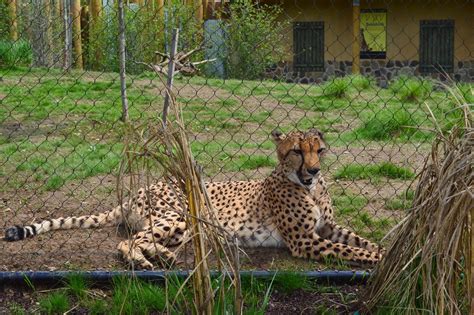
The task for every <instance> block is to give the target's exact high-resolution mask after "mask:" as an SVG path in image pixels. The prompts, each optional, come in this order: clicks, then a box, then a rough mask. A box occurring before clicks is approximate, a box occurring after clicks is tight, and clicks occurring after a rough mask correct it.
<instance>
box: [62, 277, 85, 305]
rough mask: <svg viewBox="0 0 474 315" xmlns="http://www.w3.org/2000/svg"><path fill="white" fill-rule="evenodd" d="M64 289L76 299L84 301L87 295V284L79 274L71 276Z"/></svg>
mask: <svg viewBox="0 0 474 315" xmlns="http://www.w3.org/2000/svg"><path fill="white" fill-rule="evenodd" d="M66 288H67V291H68V292H69V293H70V294H71V295H73V296H75V297H76V298H77V299H84V298H85V297H86V295H87V289H88V283H87V281H86V279H85V278H84V276H82V275H81V274H71V275H70V276H69V277H68V279H67V281H66Z"/></svg>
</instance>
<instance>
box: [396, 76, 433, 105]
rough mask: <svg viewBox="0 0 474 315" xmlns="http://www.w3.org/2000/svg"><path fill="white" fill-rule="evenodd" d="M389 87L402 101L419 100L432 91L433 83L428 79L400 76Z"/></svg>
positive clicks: (426, 96)
mask: <svg viewBox="0 0 474 315" xmlns="http://www.w3.org/2000/svg"><path fill="white" fill-rule="evenodd" d="M389 88H390V90H391V91H392V92H393V94H394V95H396V96H397V97H398V98H399V99H400V100H401V101H403V102H421V101H423V100H425V99H426V98H428V96H429V95H430V94H431V93H432V92H433V83H432V81H430V80H428V79H423V78H417V77H408V76H400V77H398V78H397V79H396V80H395V81H394V82H392V83H391V84H390V87H389Z"/></svg>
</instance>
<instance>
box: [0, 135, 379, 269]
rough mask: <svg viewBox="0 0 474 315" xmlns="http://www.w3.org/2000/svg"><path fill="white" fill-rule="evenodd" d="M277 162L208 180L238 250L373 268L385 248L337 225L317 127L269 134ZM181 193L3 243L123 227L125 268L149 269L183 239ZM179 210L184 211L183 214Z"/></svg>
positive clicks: (35, 229)
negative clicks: (259, 171)
mask: <svg viewBox="0 0 474 315" xmlns="http://www.w3.org/2000/svg"><path fill="white" fill-rule="evenodd" d="M272 138H273V142H274V143H275V145H276V152H277V156H278V164H277V166H276V167H275V169H274V170H273V172H272V173H271V175H269V176H268V177H267V178H266V179H264V180H254V181H229V182H209V183H206V184H205V185H206V190H207V193H208V195H209V200H210V202H211V203H212V208H213V210H214V211H215V215H216V218H217V219H218V221H219V223H220V224H221V226H222V227H223V228H224V229H225V231H226V232H228V233H230V235H232V236H233V237H235V239H237V241H238V243H239V245H240V246H242V247H259V246H262V247H286V248H288V249H289V251H290V252H291V254H292V256H295V257H302V258H309V259H315V260H321V259H324V258H326V257H333V258H336V259H342V260H344V261H347V262H348V263H349V264H355V265H359V266H373V265H374V264H376V263H377V262H378V261H379V260H380V259H381V258H382V254H383V249H382V248H381V247H379V246H378V245H377V244H375V243H373V242H371V241H369V240H366V239H364V238H362V237H360V236H358V235H356V234H355V233H353V232H351V231H349V230H347V229H345V228H343V227H341V226H339V225H338V224H336V223H335V221H334V210H333V208H332V203H331V198H330V196H329V193H328V187H327V184H326V182H325V180H324V179H323V176H322V175H321V166H320V160H321V158H322V157H323V155H324V153H325V151H326V144H325V141H324V138H323V134H322V133H321V132H320V131H318V130H317V129H310V130H308V131H304V132H303V131H293V132H290V133H288V134H284V133H282V132H280V131H273V132H272ZM183 195H184V194H183V192H182V191H181V190H180V189H179V187H178V186H177V185H175V184H173V183H168V182H157V183H155V184H152V185H150V186H149V187H146V188H141V189H140V190H139V191H138V195H137V196H135V197H134V198H132V199H130V201H128V202H126V203H124V204H123V205H121V206H118V207H116V208H115V209H112V210H110V211H106V212H103V213H100V214H98V215H85V216H80V217H60V218H57V219H47V220H44V221H42V222H40V223H34V224H31V225H26V226H18V225H17V226H13V227H10V228H8V229H7V230H6V232H5V240H6V241H17V240H22V239H24V238H28V237H33V236H35V235H37V234H41V233H45V232H48V231H53V230H61V229H72V228H83V229H88V228H98V227H104V226H110V225H112V226H113V225H118V224H124V223H126V224H127V225H128V226H131V227H132V230H133V233H134V234H132V236H131V238H129V239H127V240H124V241H122V242H120V243H119V244H118V247H117V248H118V250H119V252H120V254H121V255H122V256H123V258H124V259H125V260H126V261H127V262H128V263H133V264H134V266H135V267H137V268H140V269H153V268H154V265H153V264H152V262H150V260H152V258H161V259H165V260H169V261H175V260H176V254H175V253H174V252H173V251H172V250H171V249H170V247H172V246H179V245H181V244H182V243H183V242H185V240H186V239H187V238H189V233H190V232H189V231H188V230H187V226H186V220H185V211H184V209H185V208H186V207H187V205H186V204H182V200H185V198H183V197H184V196H183ZM183 208H184V209H183Z"/></svg>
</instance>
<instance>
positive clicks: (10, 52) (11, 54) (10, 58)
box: [0, 39, 32, 68]
mask: <svg viewBox="0 0 474 315" xmlns="http://www.w3.org/2000/svg"><path fill="white" fill-rule="evenodd" d="M31 58H32V52H31V46H30V44H29V43H28V42H27V41H25V40H21V39H20V40H18V41H16V42H11V41H0V67H7V68H11V67H17V66H28V65H29V64H30V63H31Z"/></svg>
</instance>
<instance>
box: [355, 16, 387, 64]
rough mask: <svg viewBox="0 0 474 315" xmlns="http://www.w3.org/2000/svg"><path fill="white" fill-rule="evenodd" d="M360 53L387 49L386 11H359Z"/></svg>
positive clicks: (383, 52) (372, 52)
mask: <svg viewBox="0 0 474 315" xmlns="http://www.w3.org/2000/svg"><path fill="white" fill-rule="evenodd" d="M360 41H361V45H360V47H361V49H360V50H361V55H362V56H363V55H366V56H367V57H370V56H371V55H374V57H375V55H380V54H383V55H384V56H383V57H385V52H386V51H387V12H386V11H385V10H370V11H369V10H367V11H362V12H361V13H360Z"/></svg>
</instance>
